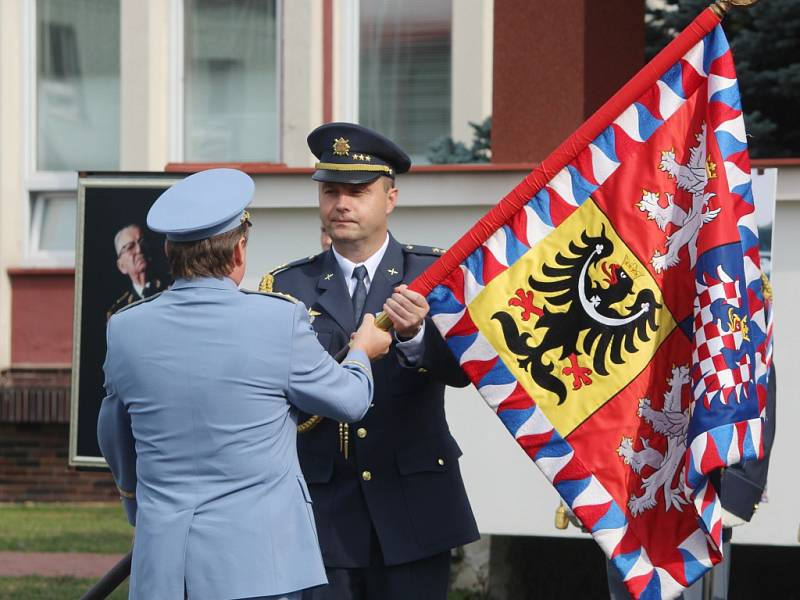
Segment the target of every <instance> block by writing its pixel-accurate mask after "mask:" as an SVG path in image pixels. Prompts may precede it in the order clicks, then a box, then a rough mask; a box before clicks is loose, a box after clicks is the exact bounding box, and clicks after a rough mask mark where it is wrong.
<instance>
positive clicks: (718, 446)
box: [412, 10, 771, 598]
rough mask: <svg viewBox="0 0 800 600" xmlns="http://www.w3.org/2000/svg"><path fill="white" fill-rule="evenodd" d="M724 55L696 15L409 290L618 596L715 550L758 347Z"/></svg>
mask: <svg viewBox="0 0 800 600" xmlns="http://www.w3.org/2000/svg"><path fill="white" fill-rule="evenodd" d="M749 172H750V168H749V160H748V156H747V145H746V138H745V131H744V125H743V119H742V112H741V105H740V100H739V94H738V88H737V83H736V76H735V73H734V68H733V59H732V56H731V52H730V49H729V47H728V44H727V41H726V39H725V36H724V33H723V31H722V28H721V27H720V26H719V17H718V16H716V15H715V14H714V13H713V12H712V11H711V10H706V11H705V12H704V13H702V14H701V15H700V16H699V17H698V18H697V19H696V20H695V22H694V24H693V25H692V26H691V27H690V28H688V29H687V31H686V32H684V33H683V34H681V35H680V36H679V37H678V38H677V39H676V40H675V41H674V42H673V43H672V44H671V45H670V46H668V47H667V48H666V49H665V50H664V51H663V52H662V53H661V54H660V55H659V56H658V57H656V58H655V59H654V60H653V61H652V62H651V63H650V65H648V66H647V67H646V68H645V69H643V71H642V72H640V73H639V74H638V75H637V76H636V77H635V78H634V79H633V80H631V82H629V83H628V84H627V85H626V86H625V87H624V88H623V89H622V90H620V92H618V94H617V95H615V96H614V97H613V98H612V99H611V100H610V101H609V102H608V103H607V104H606V105H605V106H604V107H603V108H601V109H600V110H599V111H598V113H597V114H595V115H594V116H593V117H592V118H591V119H590V120H589V121H587V123H585V124H584V125H583V126H582V127H581V128H580V129H579V130H578V131H577V132H576V133H575V134H573V136H571V137H570V138H569V139H568V140H567V141H566V142H565V143H564V144H562V146H561V147H560V148H559V149H558V150H556V152H554V153H553V155H551V156H550V157H549V158H548V159H547V160H546V161H544V162H543V163H542V164H541V165H540V166H539V167H538V168H537V169H536V170H534V171H533V172H532V173H531V174H530V175H529V176H528V177H527V178H526V179H525V180H524V181H523V182H522V183H521V184H520V185H519V186H517V188H515V189H514V190H513V191H512V192H511V193H510V194H509V195H508V196H507V197H506V198H505V199H503V201H502V202H501V203H500V204H499V205H498V206H497V207H495V209H493V210H492V211H491V212H490V213H489V214H488V215H487V216H486V217H484V219H483V220H482V221H481V222H480V223H479V224H478V225H476V227H474V228H473V229H472V230H471V231H470V232H468V233H467V234H466V235H465V236H464V237H463V238H462V239H461V240H460V241H459V242H458V243H457V244H456V245H455V246H454V247H453V248H452V249H451V250H450V251H449V252H448V253H447V255H445V257H443V259H442V260H440V261H439V263H437V264H436V265H434V266H433V267H432V268H431V269H430V270H429V271H428V272H426V273H425V274H423V275H422V276H421V277H420V279H419V280H418V282H415V284H413V285H412V288H414V287H416V289H417V290H418V291H423V292H430V294H429V296H428V298H429V302H430V305H431V315H432V317H433V320H434V322H435V323H436V326H437V327H438V328H439V330H440V331H441V332H442V335H443V336H444V337H445V339H446V340H447V342H448V344H449V346H450V348H451V349H452V350H453V352H454V354H455V355H456V356H457V357H458V359H459V361H460V363H461V366H462V368H463V369H464V370H465V372H466V373H467V374H468V375H469V376H470V378H471V380H472V381H473V382H474V384H475V386H476V387H477V388H478V390H479V392H480V393H481V395H482V396H483V398H484V399H485V400H486V402H487V403H488V404H489V405H490V406H491V407H492V408H493V409H494V410H495V412H496V413H497V416H498V417H499V418H500V419H501V420H502V422H503V423H504V425H505V426H506V428H507V429H508V430H509V432H510V433H511V434H512V435H513V436H514V437H515V439H516V440H517V442H518V443H519V445H520V446H521V447H522V448H523V449H524V450H525V452H526V453H527V454H528V455H529V456H530V457H531V459H533V460H534V461H535V462H536V464H537V465H538V466H539V467H540V468H541V469H542V471H543V472H544V473H545V475H546V476H547V477H548V478H549V479H550V480H551V482H552V483H553V484H554V485H555V487H556V488H557V490H558V491H559V493H560V494H561V496H562V497H563V498H564V500H565V501H566V502H567V503H568V504H569V506H570V507H571V509H572V511H573V512H574V513H575V514H576V516H577V517H578V518H579V519H580V520H581V522H582V523H583V524H584V526H585V527H586V528H587V529H588V530H589V531H590V532H591V533H592V535H593V536H594V538H595V539H596V541H597V542H598V543H599V544H600V546H601V547H602V548H603V550H604V551H605V552H606V554H607V555H608V557H609V558H610V559H611V561H612V562H613V564H614V565H615V567H616V568H617V569H618V570H619V571H620V572H621V574H622V576H623V579H624V580H625V583H626V585H627V587H628V589H629V590H630V592H631V593H632V595H633V596H634V597H637V598H638V597H648V598H650V597H656V598H659V597H664V598H668V597H673V596H675V595H677V594H679V593H680V591H681V590H682V589H683V588H684V587H686V586H688V585H689V584H691V583H692V582H693V581H694V580H696V579H697V578H698V577H700V576H701V575H702V573H703V572H704V571H705V570H707V569H708V568H710V567H711V566H712V565H713V564H714V563H716V562H718V561H719V560H720V556H721V554H720V552H721V550H720V548H721V528H722V525H721V509H720V505H719V502H718V499H717V495H716V491H715V489H714V487H713V486H712V485H711V484H710V483H709V480H708V474H709V473H710V472H711V471H713V470H714V469H717V468H719V467H721V466H725V465H729V464H734V463H737V462H740V461H743V460H750V459H755V458H758V457H759V456H760V455H761V453H762V445H761V417H762V411H763V409H764V405H765V394H766V384H767V375H768V367H769V361H770V357H771V353H770V347H771V346H770V344H771V340H770V335H769V332H768V328H767V322H766V321H767V319H766V316H765V313H766V306H765V302H766V299H765V294H764V292H763V290H762V279H761V269H760V265H759V257H758V238H757V233H756V224H755V218H754V214H753V199H752V194H751V190H750V179H749Z"/></svg>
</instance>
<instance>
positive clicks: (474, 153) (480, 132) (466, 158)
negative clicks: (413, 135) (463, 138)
mask: <svg viewBox="0 0 800 600" xmlns="http://www.w3.org/2000/svg"><path fill="white" fill-rule="evenodd" d="M469 126H470V127H472V145H471V146H470V147H469V148H467V146H466V145H465V144H464V143H463V142H456V141H454V140H453V138H451V137H450V136H449V135H443V136H441V137H438V138H436V139H435V140H433V141H432V142H431V143H430V144H429V145H428V151H427V153H426V155H427V158H428V160H429V161H430V162H431V163H433V164H435V165H437V164H438V165H443V164H458V163H485V162H489V159H490V158H491V155H492V117H486V119H484V121H483V123H473V122H472V121H469Z"/></svg>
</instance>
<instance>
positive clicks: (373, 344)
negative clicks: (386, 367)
mask: <svg viewBox="0 0 800 600" xmlns="http://www.w3.org/2000/svg"><path fill="white" fill-rule="evenodd" d="M391 343H392V336H391V334H389V332H388V331H383V330H382V329H378V328H377V327H375V317H374V316H372V315H369V314H367V315H364V320H363V321H362V322H361V327H359V328H358V331H356V332H355V333H354V334H353V348H355V349H357V350H363V351H364V353H366V355H367V356H369V359H370V360H374V359H376V358H380V357H381V356H385V355H386V353H387V352H389V346H390V345H391Z"/></svg>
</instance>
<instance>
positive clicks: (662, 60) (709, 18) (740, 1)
mask: <svg viewBox="0 0 800 600" xmlns="http://www.w3.org/2000/svg"><path fill="white" fill-rule="evenodd" d="M755 2H757V0H717V1H716V2H714V3H713V4H712V5H710V6H709V7H708V8H706V9H704V10H703V11H702V12H701V13H700V14H699V15H697V17H696V18H695V19H694V21H692V22H691V23H690V24H689V25H688V26H687V27H686V28H685V29H684V30H683V31H682V32H681V33H680V34H678V35H677V36H676V37H675V39H674V40H672V41H671V42H670V43H669V44H667V46H666V47H664V49H663V50H661V52H659V53H658V54H657V55H656V56H655V57H654V58H653V59H652V60H651V61H650V62H649V63H647V64H646V65H645V66H644V67H642V69H641V70H640V71H639V72H638V73H637V74H636V75H634V76H633V77H632V78H631V79H630V81H628V83H626V84H625V85H624V86H623V87H622V88H620V89H619V91H617V93H616V94H614V95H613V96H612V97H611V98H610V99H609V100H608V101H606V103H605V104H603V106H601V107H600V108H599V109H598V110H597V111H596V112H595V113H594V114H593V115H592V116H591V117H589V118H588V119H587V120H586V121H585V122H584V123H583V124H582V125H581V126H580V127H578V129H576V130H575V132H573V133H572V135H570V136H569V137H568V138H567V139H566V140H564V142H562V143H561V145H560V146H559V147H558V148H556V150H555V151H553V152H552V153H551V154H550V156H548V157H547V158H546V159H544V160H543V161H542V162H541V163H540V164H539V165H538V166H537V167H536V168H535V169H534V170H533V171H531V172H530V173H529V174H528V175H527V176H526V177H525V179H523V180H522V182H520V183H519V184H518V185H517V186H516V187H515V188H514V189H513V190H511V191H510V192H509V193H508V194H507V195H506V196H505V197H504V198H503V199H501V200H500V202H499V203H498V204H497V205H496V206H494V207H493V208H492V209H491V210H489V212H488V213H486V214H485V215H484V216H483V217H482V218H481V219H480V220H479V221H478V222H477V223H476V224H475V225H473V226H472V228H471V229H469V231H467V232H466V233H465V234H464V235H462V236H461V238H459V240H458V241H456V243H455V244H453V245H452V246H451V247H450V249H449V250H448V251H447V252H445V253H444V254H443V255H442V256H441V257H440V258H439V259H438V260H437V261H436V262H435V263H433V264H432V265H431V266H430V267H428V268H427V269H426V270H425V271H424V272H423V273H422V274H420V276H419V277H417V278H416V279H415V280H414V281H412V282H411V283H410V284H409V286H408V287H409V288H410V289H412V290H414V291H415V292H419V293H420V294H422V295H423V296H427V295H428V294H430V292H431V291H432V290H433V289H434V288H435V287H436V286H437V285H439V284H440V283H441V282H442V281H444V280H445V279H446V278H447V277H448V275H450V273H451V272H453V271H454V270H455V269H456V268H458V265H460V264H461V263H462V262H463V261H464V260H466V259H467V257H468V256H470V255H471V254H472V253H473V252H475V251H476V250H477V249H478V248H480V247H481V245H482V244H483V243H484V242H485V241H486V240H487V239H488V238H489V236H490V235H491V234H492V233H493V232H494V231H495V230H497V229H498V228H499V227H500V226H501V225H503V224H504V223H506V222H507V221H508V220H509V219H510V218H511V217H512V216H513V215H514V214H515V213H516V212H517V211H518V210H519V209H521V208H522V207H523V206H525V205H526V204H527V203H528V202H530V201H531V199H532V198H533V197H534V196H535V195H536V194H537V193H538V192H539V190H541V189H542V188H543V187H544V186H545V185H546V184H547V183H548V182H549V181H550V180H551V179H552V178H553V177H555V175H557V174H558V173H559V172H560V171H561V169H563V168H564V167H566V166H567V165H568V164H569V163H570V162H571V161H572V160H573V159H574V158H575V157H576V156H577V155H578V153H579V152H580V151H581V150H582V149H583V148H585V147H586V146H587V145H588V144H589V143H591V142H592V141H593V140H594V139H596V138H597V136H599V135H600V134H601V133H602V132H603V131H604V130H605V128H606V127H608V126H609V125H610V124H611V123H612V122H613V121H614V119H616V118H617V117H618V116H619V115H620V114H621V113H622V111H623V110H625V108H627V107H628V106H630V105H631V104H632V103H634V102H635V101H636V100H637V99H638V98H639V97H640V96H641V95H642V94H643V93H645V92H646V91H647V90H648V89H649V88H650V86H651V85H653V83H654V82H655V81H656V80H657V79H658V77H660V76H661V74H662V73H664V72H666V71H667V70H668V69H669V68H670V67H672V65H674V64H675V63H676V62H678V61H679V60H680V59H681V58H682V57H683V56H684V54H686V52H688V51H689V50H690V49H691V48H692V47H693V46H694V45H695V44H697V43H698V42H699V41H700V40H701V39H703V38H704V37H705V36H706V35H707V34H708V33H710V32H711V30H713V29H714V27H716V26H717V25H719V24H720V22H721V20H722V18H723V17H724V15H725V14H727V12H728V10H729V9H730V8H731V7H740V6H750V5H752V4H755Z"/></svg>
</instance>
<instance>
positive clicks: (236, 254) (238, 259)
mask: <svg viewBox="0 0 800 600" xmlns="http://www.w3.org/2000/svg"><path fill="white" fill-rule="evenodd" d="M246 258H247V237H245V236H242V237H240V238H239V241H238V242H236V246H234V247H233V266H234V268H235V267H241V266H242V265H243V264H244V261H245V259H246Z"/></svg>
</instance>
